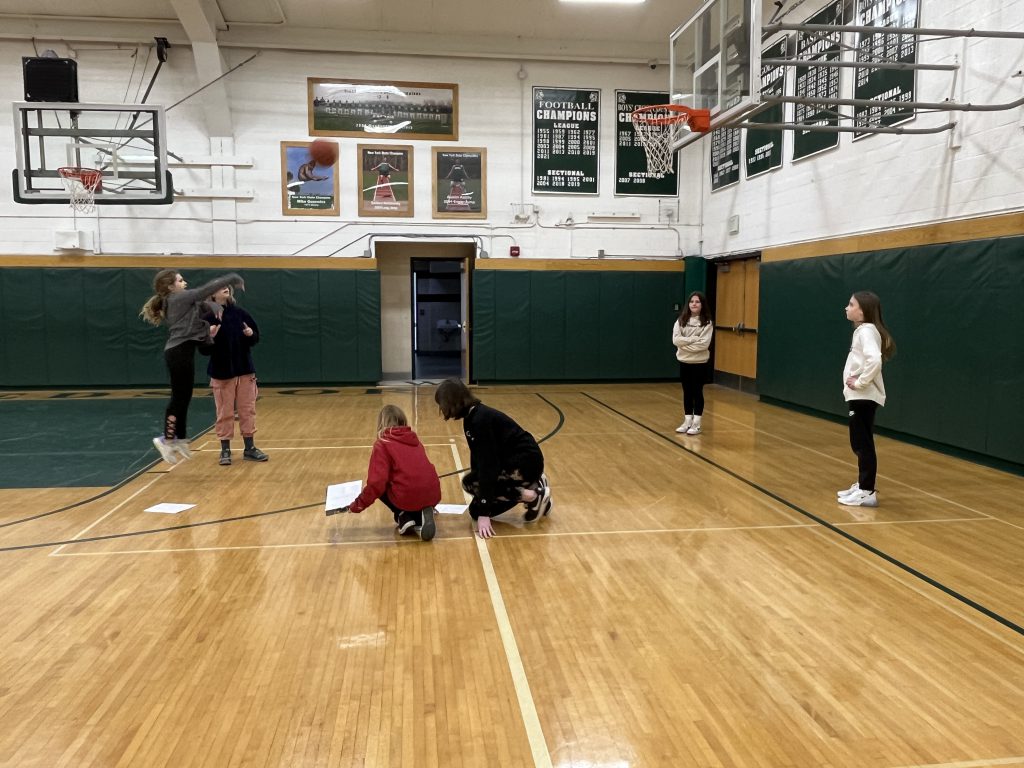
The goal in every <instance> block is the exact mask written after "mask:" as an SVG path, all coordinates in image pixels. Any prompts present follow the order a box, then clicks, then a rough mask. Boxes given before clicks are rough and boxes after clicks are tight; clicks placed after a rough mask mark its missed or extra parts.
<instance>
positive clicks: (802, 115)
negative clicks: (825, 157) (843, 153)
mask: <svg viewBox="0 0 1024 768" xmlns="http://www.w3.org/2000/svg"><path fill="white" fill-rule="evenodd" d="M804 23H805V24H831V25H834V26H838V25H841V24H842V23H843V0H835V2H833V3H829V4H828V5H826V6H825V7H824V8H822V9H821V10H820V11H818V12H817V13H816V14H814V15H813V16H811V18H809V19H807V21H805V22H804ZM842 46H843V33H842V32H797V33H796V57H797V58H798V59H811V60H813V61H838V60H839V56H840V52H841V51H842ZM794 95H795V96H809V97H812V98H815V99H838V98H839V68H838V67H799V66H798V67H796V87H795V89H794ZM793 107H794V112H793V122H795V123H805V124H808V125H838V124H839V118H837V117H836V113H837V112H838V111H839V105H838V104H828V105H826V106H818V105H814V104H794V105H793ZM837 146H839V134H838V133H831V132H829V131H800V130H796V131H793V159H794V160H799V159H800V158H801V157H807V156H808V155H813V154H815V153H817V152H822V151H824V150H826V149H831V148H832V147H837Z"/></svg>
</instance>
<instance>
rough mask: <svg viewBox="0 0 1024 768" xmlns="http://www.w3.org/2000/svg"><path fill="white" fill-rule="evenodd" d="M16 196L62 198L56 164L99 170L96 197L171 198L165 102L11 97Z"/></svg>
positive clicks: (102, 200)
mask: <svg viewBox="0 0 1024 768" xmlns="http://www.w3.org/2000/svg"><path fill="white" fill-rule="evenodd" d="M13 109H14V145H15V149H16V155H17V167H16V168H15V169H14V180H13V181H14V185H13V189H14V200H15V202H18V203H32V204H36V203H65V204H67V203H68V202H69V199H70V195H69V193H68V190H67V189H66V188H65V186H64V181H63V180H62V178H61V174H60V173H59V172H58V169H60V168H68V167H72V168H85V169H95V170H98V171H100V172H101V173H102V179H101V183H100V185H99V186H98V187H97V189H96V191H95V195H96V204H97V205H146V204H148V205H160V204H167V203H171V202H173V199H174V190H173V188H172V183H171V175H170V173H169V171H168V170H167V149H166V141H165V137H166V127H165V123H164V110H163V107H159V106H152V105H147V104H78V103H70V102H68V103H65V102H14V105H13Z"/></svg>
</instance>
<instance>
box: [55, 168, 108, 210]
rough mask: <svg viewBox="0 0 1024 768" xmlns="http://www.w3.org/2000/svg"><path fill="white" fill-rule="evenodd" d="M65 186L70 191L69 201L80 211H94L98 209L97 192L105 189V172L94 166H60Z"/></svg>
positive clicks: (73, 207) (59, 170)
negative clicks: (95, 168)
mask: <svg viewBox="0 0 1024 768" xmlns="http://www.w3.org/2000/svg"><path fill="white" fill-rule="evenodd" d="M57 173H59V174H60V178H61V180H62V181H63V182H64V188H65V189H67V191H68V198H69V199H68V202H69V203H70V204H71V208H72V209H73V210H75V211H77V212H78V213H92V212H93V211H95V210H96V193H97V192H98V191H99V190H101V189H103V173H102V172H101V171H97V170H94V169H92V168H58V169H57Z"/></svg>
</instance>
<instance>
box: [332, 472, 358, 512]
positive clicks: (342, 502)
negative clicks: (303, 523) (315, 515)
mask: <svg viewBox="0 0 1024 768" xmlns="http://www.w3.org/2000/svg"><path fill="white" fill-rule="evenodd" d="M362 490H363V481H362V480H352V481H351V482H348V483H338V484H336V485H328V486H327V500H326V501H325V502H324V511H325V512H326V511H327V510H328V509H341V508H342V507H347V506H348V505H349V504H351V503H352V502H353V501H355V500H356V496H358V495H359V494H360V492H362Z"/></svg>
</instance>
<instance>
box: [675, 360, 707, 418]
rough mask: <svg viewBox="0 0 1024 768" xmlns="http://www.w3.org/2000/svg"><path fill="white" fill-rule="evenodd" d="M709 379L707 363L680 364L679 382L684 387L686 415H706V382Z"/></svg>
mask: <svg viewBox="0 0 1024 768" xmlns="http://www.w3.org/2000/svg"><path fill="white" fill-rule="evenodd" d="M707 377H708V364H707V363H680V364H679V381H680V383H681V384H682V385H683V413H684V414H685V415H687V416H703V415H704V382H705V381H706V380H707Z"/></svg>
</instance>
